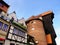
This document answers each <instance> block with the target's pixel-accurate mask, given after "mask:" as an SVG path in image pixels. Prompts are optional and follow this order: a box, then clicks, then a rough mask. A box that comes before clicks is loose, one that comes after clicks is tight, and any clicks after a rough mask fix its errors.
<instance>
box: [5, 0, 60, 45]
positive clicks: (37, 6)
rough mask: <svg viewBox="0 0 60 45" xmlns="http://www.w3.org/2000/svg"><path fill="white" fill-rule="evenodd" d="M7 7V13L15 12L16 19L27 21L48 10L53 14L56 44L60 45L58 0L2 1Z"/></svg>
mask: <svg viewBox="0 0 60 45" xmlns="http://www.w3.org/2000/svg"><path fill="white" fill-rule="evenodd" d="M4 1H5V2H6V3H7V4H8V5H10V7H9V9H8V13H12V12H13V11H15V12H16V16H17V18H18V19H21V18H22V17H24V18H25V19H28V18H29V17H31V16H32V15H34V16H36V15H38V14H41V13H43V12H46V11H48V10H52V11H53V13H54V19H53V26H54V29H55V32H56V34H57V38H56V42H57V45H60V21H59V20H60V0H4Z"/></svg>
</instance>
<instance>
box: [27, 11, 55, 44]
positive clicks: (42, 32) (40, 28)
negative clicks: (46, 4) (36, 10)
mask: <svg viewBox="0 0 60 45" xmlns="http://www.w3.org/2000/svg"><path fill="white" fill-rule="evenodd" d="M52 19H53V12H52V11H48V12H44V13H42V14H40V15H38V16H32V17H30V18H29V19H28V20H27V21H26V25H27V31H28V34H29V35H31V36H33V37H34V39H35V40H34V41H35V43H36V45H56V43H55V38H56V34H55V32H54V29H53V26H52ZM47 26H48V27H47ZM52 35H53V36H52Z"/></svg>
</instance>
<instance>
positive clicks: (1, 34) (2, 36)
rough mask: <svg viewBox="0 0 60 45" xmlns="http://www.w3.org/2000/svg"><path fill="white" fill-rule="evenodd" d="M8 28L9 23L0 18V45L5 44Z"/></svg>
mask: <svg viewBox="0 0 60 45" xmlns="http://www.w3.org/2000/svg"><path fill="white" fill-rule="evenodd" d="M9 27H10V23H9V22H8V21H6V20H4V19H3V18H2V17H0V45H3V44H4V42H5V40H6V36H7V32H8V30H9Z"/></svg>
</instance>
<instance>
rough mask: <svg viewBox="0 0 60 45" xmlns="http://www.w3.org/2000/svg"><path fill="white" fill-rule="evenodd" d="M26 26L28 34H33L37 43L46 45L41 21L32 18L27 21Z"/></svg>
mask: <svg viewBox="0 0 60 45" xmlns="http://www.w3.org/2000/svg"><path fill="white" fill-rule="evenodd" d="M27 28H28V29H27V30H28V34H29V35H31V36H33V37H34V38H35V40H37V41H38V44H37V45H47V42H46V36H45V32H44V28H43V24H42V21H40V20H32V21H30V22H29V23H27Z"/></svg>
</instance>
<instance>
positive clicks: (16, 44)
mask: <svg viewBox="0 0 60 45" xmlns="http://www.w3.org/2000/svg"><path fill="white" fill-rule="evenodd" d="M21 26H22V25H20V23H17V22H16V21H13V22H11V25H10V29H9V31H8V34H7V37H6V40H5V45H7V44H8V45H26V44H27V30H26V28H23V26H22V27H21Z"/></svg>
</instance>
